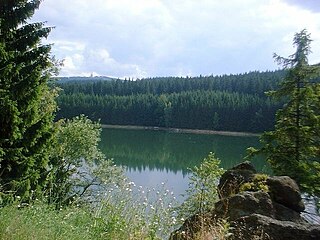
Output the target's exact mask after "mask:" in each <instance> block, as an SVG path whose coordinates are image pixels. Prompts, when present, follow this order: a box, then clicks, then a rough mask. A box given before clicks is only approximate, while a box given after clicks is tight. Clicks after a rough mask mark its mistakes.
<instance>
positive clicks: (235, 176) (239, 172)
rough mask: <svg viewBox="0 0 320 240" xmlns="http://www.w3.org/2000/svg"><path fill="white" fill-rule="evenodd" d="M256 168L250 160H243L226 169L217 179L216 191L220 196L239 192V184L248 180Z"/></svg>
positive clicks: (223, 196) (251, 177)
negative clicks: (218, 179)
mask: <svg viewBox="0 0 320 240" xmlns="http://www.w3.org/2000/svg"><path fill="white" fill-rule="evenodd" d="M256 173H257V172H256V170H255V169H254V167H253V165H252V164H251V163H250V162H243V163H240V164H238V165H237V166H235V167H233V168H231V169H230V170H228V171H226V172H225V173H224V174H223V175H222V176H221V179H220V181H219V185H218V193H219V196H220V198H225V197H228V196H230V195H231V194H236V193H238V192H239V188H240V186H241V185H242V184H243V183H245V182H250V181H251V180H252V179H253V177H254V174H256Z"/></svg>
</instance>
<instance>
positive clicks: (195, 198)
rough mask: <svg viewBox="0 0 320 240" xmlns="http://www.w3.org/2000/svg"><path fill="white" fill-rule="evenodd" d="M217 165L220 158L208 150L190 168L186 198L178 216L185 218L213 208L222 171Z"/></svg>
mask: <svg viewBox="0 0 320 240" xmlns="http://www.w3.org/2000/svg"><path fill="white" fill-rule="evenodd" d="M219 165H220V160H219V159H218V158H216V157H215V155H214V153H212V152H210V153H209V155H208V156H207V157H206V158H205V159H204V160H203V162H202V163H201V165H200V166H199V167H197V166H195V167H194V168H192V169H190V170H191V176H190V177H189V188H188V189H187V190H186V197H187V198H186V200H185V201H184V202H183V203H182V205H181V206H180V207H179V208H178V212H179V215H180V216H179V217H180V218H183V219H186V218H188V217H190V216H192V215H194V214H200V215H201V214H205V213H206V212H208V211H210V210H211V209H212V208H213V206H214V203H215V202H216V201H217V199H218V192H217V185H218V181H219V179H220V177H221V175H222V174H223V173H224V170H223V169H222V168H220V167H219Z"/></svg>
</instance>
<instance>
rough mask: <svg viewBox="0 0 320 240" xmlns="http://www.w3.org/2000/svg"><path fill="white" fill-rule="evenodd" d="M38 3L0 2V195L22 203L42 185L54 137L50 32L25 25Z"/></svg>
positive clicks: (40, 25) (31, 0)
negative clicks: (13, 196) (45, 41)
mask: <svg viewBox="0 0 320 240" xmlns="http://www.w3.org/2000/svg"><path fill="white" fill-rule="evenodd" d="M40 2H41V1H40V0H1V1H0V192H1V193H2V194H3V193H13V194H16V195H20V196H21V197H22V198H23V199H28V198H30V197H31V195H30V194H31V193H32V192H39V190H42V189H43V187H44V186H45V183H46V178H47V171H48V161H49V148H50V141H51V139H52V135H53V131H54V129H53V124H52V122H53V113H54V111H55V109H56V105H55V101H54V96H53V95H54V93H53V90H51V89H50V88H49V87H48V81H49V80H48V79H49V77H50V75H51V74H52V73H53V71H54V69H55V64H54V61H53V60H52V58H51V56H50V51H51V46H50V45H44V44H42V43H41V40H42V39H43V38H47V36H48V34H49V32H50V31H51V28H50V27H45V26H44V23H42V22H37V23H28V22H27V21H28V20H30V18H31V17H32V16H33V14H34V11H35V10H36V9H38V8H39V5H40Z"/></svg>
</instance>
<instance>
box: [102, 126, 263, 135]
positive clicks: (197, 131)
mask: <svg viewBox="0 0 320 240" xmlns="http://www.w3.org/2000/svg"><path fill="white" fill-rule="evenodd" d="M101 127H102V128H111V129H130V130H152V131H166V132H172V133H191V134H204V135H221V136H234V137H258V136H260V135H261V134H259V133H250V132H230V131H215V130H201V129H185V128H165V127H148V126H134V125H110V124H101Z"/></svg>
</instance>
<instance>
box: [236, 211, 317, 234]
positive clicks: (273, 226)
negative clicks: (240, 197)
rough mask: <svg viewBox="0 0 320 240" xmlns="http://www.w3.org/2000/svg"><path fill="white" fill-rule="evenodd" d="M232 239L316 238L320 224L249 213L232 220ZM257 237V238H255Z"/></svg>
mask: <svg viewBox="0 0 320 240" xmlns="http://www.w3.org/2000/svg"><path fill="white" fill-rule="evenodd" d="M232 226H233V239H248V240H250V239H268V240H288V239H290V240H318V239H320V226H319V225H314V224H308V223H304V224H299V223H295V222H292V221H279V220H277V219H274V218H271V217H268V216H264V215H259V214H251V215H249V216H245V217H241V218H239V219H237V220H236V221H233V222H232ZM256 237H259V238H256Z"/></svg>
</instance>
